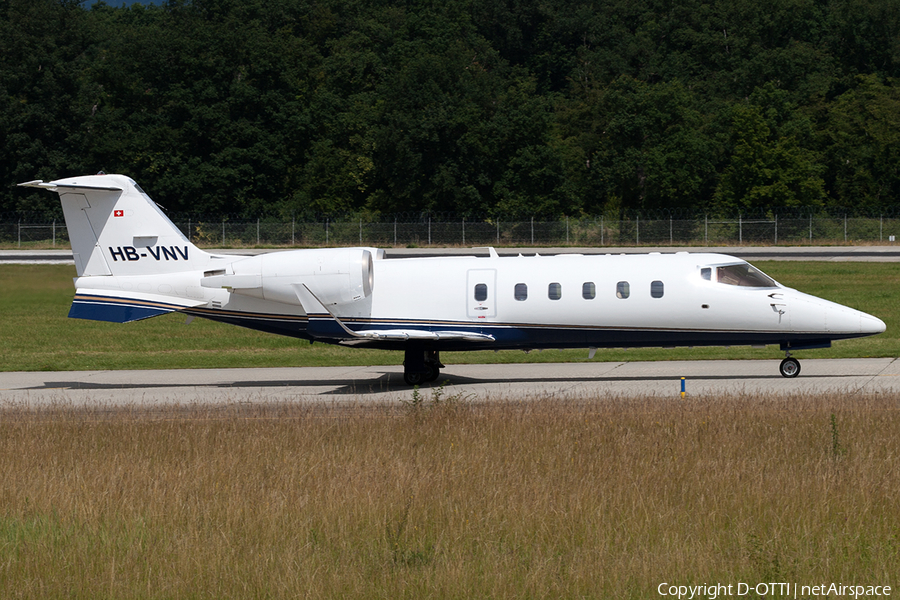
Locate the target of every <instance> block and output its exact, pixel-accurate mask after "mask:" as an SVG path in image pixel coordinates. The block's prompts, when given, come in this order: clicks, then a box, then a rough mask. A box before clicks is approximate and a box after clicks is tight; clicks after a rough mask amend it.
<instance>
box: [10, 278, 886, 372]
mask: <svg viewBox="0 0 900 600" xmlns="http://www.w3.org/2000/svg"><path fill="white" fill-rule="evenodd" d="M755 264H756V265H757V266H758V267H759V268H761V269H762V270H764V271H765V272H766V273H768V274H769V275H771V276H772V277H774V278H775V279H777V280H778V281H779V282H781V283H782V284H783V285H787V286H790V287H793V288H796V289H799V290H801V291H803V292H807V293H810V294H814V295H816V296H820V297H822V298H827V299H829V300H833V301H835V302H839V303H841V304H846V305H848V306H852V307H854V308H857V309H860V310H863V311H865V312H868V313H870V314H873V315H876V316H877V317H879V318H881V319H882V320H883V321H884V322H885V323H886V324H887V331H886V332H885V333H883V334H881V335H878V336H875V337H869V338H863V339H859V340H847V341H841V342H836V343H835V344H834V347H833V348H830V349H823V350H809V351H802V352H798V353H797V356H799V357H800V358H813V357H816V358H828V357H831V358H850V357H883V356H900V319H898V316H897V308H896V307H897V305H898V297H900V263H826V262H758V263H755ZM73 276H74V268H73V267H71V266H66V265H4V266H2V267H0V314H2V318H0V339H2V340H3V343H2V348H0V369H2V370H6V371H35V370H97V369H100V370H106V369H164V368H168V369H179V368H201V367H218V368H237V367H283V366H329V365H390V364H399V363H400V362H402V355H401V354H400V353H397V352H387V351H379V350H366V349H360V348H343V347H337V346H329V345H326V344H310V343H308V342H305V341H302V340H296V339H292V338H287V337H281V336H276V335H272V334H266V333H260V332H256V331H251V330H247V329H242V328H239V327H234V326H230V325H223V324H220V323H214V322H211V321H206V320H203V319H195V320H194V321H193V323H191V324H190V325H185V317H184V316H183V315H177V314H171V315H165V316H162V317H157V318H154V319H148V320H144V321H139V322H135V323H128V324H116V323H102V322H94V321H83V320H79V319H68V318H67V314H68V311H69V305H70V304H71V302H72V296H73V295H74V287H73V285H72V277H73ZM780 356H781V353H780V351H779V350H778V349H777V347H775V346H770V347H768V348H766V349H750V348H747V347H735V348H693V349H691V348H680V349H658V348H649V349H632V350H617V349H613V350H600V351H598V352H597V355H596V356H595V358H594V360H599V361H623V360H624V361H637V360H692V359H713V358H728V359H743V358H759V359H763V358H767V359H776V358H779V357H780ZM441 358H442V360H443V362H444V363H445V364H453V363H507V362H573V361H586V360H588V358H587V350H566V351H557V350H551V351H544V352H532V353H530V354H525V353H523V352H520V351H503V352H497V353H495V352H484V351H482V352H456V353H444V354H442V355H441Z"/></svg>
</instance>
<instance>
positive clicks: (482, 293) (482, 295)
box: [475, 283, 487, 302]
mask: <svg viewBox="0 0 900 600" xmlns="http://www.w3.org/2000/svg"><path fill="white" fill-rule="evenodd" d="M475 300H477V301H478V302H484V301H485V300H487V284H486V283H478V284H476V285H475Z"/></svg>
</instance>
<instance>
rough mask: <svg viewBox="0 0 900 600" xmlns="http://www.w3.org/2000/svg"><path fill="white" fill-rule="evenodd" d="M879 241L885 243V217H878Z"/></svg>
mask: <svg viewBox="0 0 900 600" xmlns="http://www.w3.org/2000/svg"><path fill="white" fill-rule="evenodd" d="M878 241H879V242H883V241H884V215H878Z"/></svg>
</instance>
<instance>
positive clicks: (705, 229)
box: [703, 213, 709, 246]
mask: <svg viewBox="0 0 900 600" xmlns="http://www.w3.org/2000/svg"><path fill="white" fill-rule="evenodd" d="M703 243H704V245H706V246H709V215H708V214H706V213H704V214H703Z"/></svg>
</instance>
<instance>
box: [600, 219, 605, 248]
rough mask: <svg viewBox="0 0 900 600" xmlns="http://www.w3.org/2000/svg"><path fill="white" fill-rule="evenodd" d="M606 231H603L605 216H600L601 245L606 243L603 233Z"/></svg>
mask: <svg viewBox="0 0 900 600" xmlns="http://www.w3.org/2000/svg"><path fill="white" fill-rule="evenodd" d="M604 233H605V232H604V231H603V217H600V245H601V246H603V245H604V244H603V234H604Z"/></svg>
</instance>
